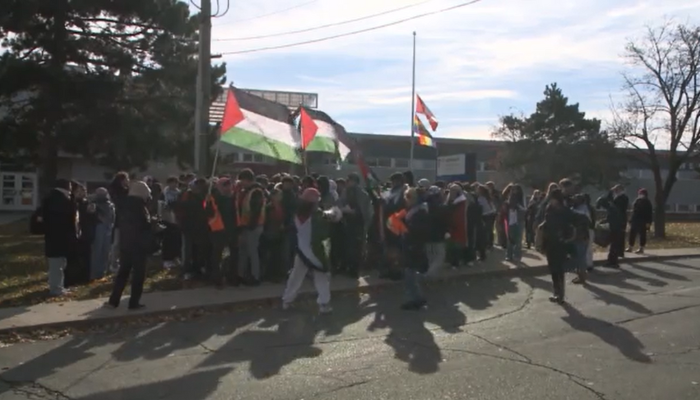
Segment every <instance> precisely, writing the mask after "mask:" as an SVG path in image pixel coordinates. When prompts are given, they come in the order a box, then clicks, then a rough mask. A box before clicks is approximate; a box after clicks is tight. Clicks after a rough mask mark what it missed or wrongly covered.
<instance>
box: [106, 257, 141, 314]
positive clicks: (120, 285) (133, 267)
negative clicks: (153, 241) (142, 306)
mask: <svg viewBox="0 0 700 400" xmlns="http://www.w3.org/2000/svg"><path fill="white" fill-rule="evenodd" d="M147 258H148V255H147V254H146V252H144V251H120V252H119V259H120V266H119V272H117V276H116V278H114V288H113V289H112V295H111V296H109V304H111V305H113V306H115V307H117V306H119V301H120V300H121V297H122V293H123V292H124V288H125V287H126V281H127V280H128V279H129V274H131V297H129V307H136V306H138V305H139V302H140V301H141V294H143V283H144V281H145V280H146V259H147Z"/></svg>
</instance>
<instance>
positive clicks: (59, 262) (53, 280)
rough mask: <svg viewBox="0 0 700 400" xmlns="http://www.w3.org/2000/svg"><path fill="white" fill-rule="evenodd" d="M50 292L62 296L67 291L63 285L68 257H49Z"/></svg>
mask: <svg viewBox="0 0 700 400" xmlns="http://www.w3.org/2000/svg"><path fill="white" fill-rule="evenodd" d="M47 261H48V264H49V292H50V293H51V295H52V296H60V295H62V294H63V292H64V291H65V289H64V286H63V280H64V275H63V271H65V269H66V265H67V264H68V260H67V259H66V257H49V258H47Z"/></svg>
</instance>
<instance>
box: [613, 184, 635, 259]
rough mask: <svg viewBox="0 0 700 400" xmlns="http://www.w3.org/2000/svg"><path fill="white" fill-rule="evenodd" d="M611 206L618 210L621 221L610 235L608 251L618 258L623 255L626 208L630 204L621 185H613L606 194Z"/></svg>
mask: <svg viewBox="0 0 700 400" xmlns="http://www.w3.org/2000/svg"><path fill="white" fill-rule="evenodd" d="M608 198H609V199H610V201H611V203H612V206H613V207H615V209H617V211H618V215H620V216H621V217H622V220H623V223H622V227H621V229H620V230H619V231H617V232H615V234H614V235H613V237H612V242H611V243H610V252H614V253H615V254H616V255H617V257H618V258H624V257H625V237H626V236H627V235H626V232H625V231H626V230H627V209H629V206H630V199H629V197H627V195H626V194H625V187H624V186H622V185H615V186H614V187H613V188H612V190H610V193H609V194H608ZM612 264H614V265H617V258H615V263H612Z"/></svg>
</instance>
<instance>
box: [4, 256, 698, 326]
mask: <svg viewBox="0 0 700 400" xmlns="http://www.w3.org/2000/svg"><path fill="white" fill-rule="evenodd" d="M606 255H607V253H596V254H595V260H596V265H600V264H603V263H604V261H605V257H606ZM695 257H700V248H689V249H669V250H649V251H648V252H647V254H645V255H642V256H640V255H636V254H628V255H627V258H625V259H624V260H622V261H623V262H625V263H630V262H635V261H652V260H667V259H678V258H695ZM502 260H503V253H502V251H499V250H495V251H493V252H492V253H491V257H490V259H489V260H487V261H486V262H483V263H476V264H475V265H474V266H472V267H465V268H459V269H451V268H446V269H445V270H444V271H443V272H442V273H441V275H440V276H438V277H435V278H433V281H447V280H450V281H454V280H459V279H469V278H474V277H476V278H479V277H491V276H498V277H501V276H521V275H543V274H547V273H548V271H547V267H546V263H545V260H544V259H543V257H542V256H541V255H539V254H537V253H535V252H533V251H526V252H525V253H524V257H523V263H522V264H524V265H521V266H515V265H512V264H510V263H505V262H503V261H502ZM395 284H397V282H392V281H387V280H382V279H378V278H376V277H374V276H370V277H364V278H360V279H359V280H355V279H350V278H346V277H342V276H336V277H333V280H332V285H331V290H332V291H333V293H334V294H337V293H341V292H353V291H355V292H357V291H359V292H366V291H369V290H373V289H376V288H378V287H382V286H386V285H395ZM283 290H284V285H283V284H264V285H262V286H260V287H256V288H248V287H238V288H225V289H221V290H217V289H215V288H209V287H207V288H199V289H188V290H178V291H170V292H152V293H147V294H145V295H144V297H143V302H144V303H145V304H146V305H147V307H146V308H145V309H142V310H137V311H129V310H127V309H126V301H122V306H121V307H120V308H118V309H116V310H113V309H105V308H103V307H102V305H103V304H104V302H105V301H106V300H107V299H104V298H103V299H94V300H83V301H68V302H63V303H45V304H37V305H34V306H28V307H16V308H0V333H6V332H9V331H23V330H34V329H39V328H42V329H45V328H54V329H58V328H68V327H76V326H84V325H91V324H96V323H99V324H102V323H109V322H117V321H119V320H124V319H129V318H139V317H154V316H162V315H167V314H174V315H176V314H183V313H186V312H194V311H197V310H199V309H202V310H204V309H206V310H207V311H213V310H217V309H226V308H230V307H234V306H238V307H241V306H256V305H276V304H278V303H279V298H280V296H281V294H282V291H283ZM314 293H315V291H314V288H313V285H312V284H311V282H308V281H307V282H305V284H304V286H303V287H302V290H301V292H300V297H304V296H307V297H308V296H313V295H314Z"/></svg>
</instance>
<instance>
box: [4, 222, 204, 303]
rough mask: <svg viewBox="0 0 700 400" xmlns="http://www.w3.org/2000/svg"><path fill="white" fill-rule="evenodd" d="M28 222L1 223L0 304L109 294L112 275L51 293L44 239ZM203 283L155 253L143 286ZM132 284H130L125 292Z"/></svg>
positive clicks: (170, 287) (178, 286) (176, 286)
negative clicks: (191, 279) (31, 232)
mask: <svg viewBox="0 0 700 400" xmlns="http://www.w3.org/2000/svg"><path fill="white" fill-rule="evenodd" d="M27 229H28V222H27V221H18V222H14V223H11V224H7V225H3V226H0V307H19V306H27V305H32V304H37V303H44V302H61V301H66V300H86V299H94V298H99V297H106V296H109V293H110V291H111V289H112V280H111V278H109V277H108V278H105V279H100V280H97V281H94V282H91V283H89V284H87V285H79V286H75V287H73V288H71V292H70V293H69V294H68V295H66V296H63V297H50V296H49V292H48V288H47V286H46V279H47V277H46V273H47V269H46V268H47V267H46V259H45V258H44V239H43V237H42V236H32V235H29V234H28V233H27ZM199 285H201V283H195V282H183V281H182V279H180V277H179V271H177V270H165V269H163V268H162V264H161V262H160V258H159V257H152V258H151V259H150V260H149V263H148V266H147V277H146V283H145V286H144V290H145V291H146V292H149V291H157V290H158V291H167V290H179V289H184V288H191V287H196V286H199ZM128 291H129V288H128V286H127V289H126V293H127V294H128Z"/></svg>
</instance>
